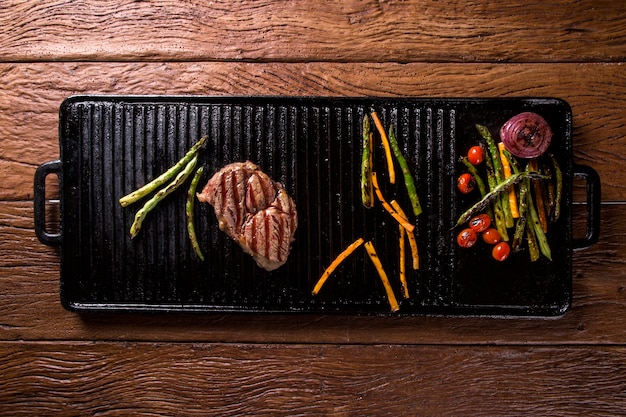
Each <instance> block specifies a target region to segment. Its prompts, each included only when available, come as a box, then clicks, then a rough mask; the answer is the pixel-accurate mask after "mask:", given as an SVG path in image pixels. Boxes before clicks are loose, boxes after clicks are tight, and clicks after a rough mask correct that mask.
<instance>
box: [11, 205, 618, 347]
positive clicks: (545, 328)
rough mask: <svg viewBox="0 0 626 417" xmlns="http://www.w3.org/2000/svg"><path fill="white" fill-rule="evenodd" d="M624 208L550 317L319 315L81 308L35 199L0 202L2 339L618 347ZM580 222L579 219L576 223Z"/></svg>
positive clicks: (611, 217)
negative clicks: (73, 309)
mask: <svg viewBox="0 0 626 417" xmlns="http://www.w3.org/2000/svg"><path fill="white" fill-rule="evenodd" d="M625 213H626V211H625V210H624V205H623V204H620V205H604V206H603V207H602V234H601V238H600V242H599V243H598V244H597V245H595V246H593V247H591V248H589V249H587V250H583V251H577V252H575V254H574V265H573V280H574V301H573V306H572V309H571V311H569V312H568V313H566V314H565V315H564V316H563V317H560V318H556V319H549V320H543V319H516V318H507V319H503V318H491V317H486V318H478V317H472V318H458V317H457V318H454V317H411V318H407V317H401V318H396V317H389V318H381V317H352V316H347V317H344V316H320V315H292V316H271V315H245V314H244V315H236V314H232V315H223V314H187V315H185V314H170V315H168V314H157V315H151V314H86V315H78V314H75V313H70V312H67V311H65V310H64V309H63V308H62V307H61V304H60V301H59V277H60V270H59V252H58V249H55V248H50V247H47V246H45V245H42V244H40V243H39V242H38V241H37V240H36V238H35V235H34V233H33V230H32V227H33V222H32V205H31V204H30V203H28V202H0V219H2V220H1V221H0V234H1V235H2V236H5V237H8V238H5V239H3V240H1V241H0V252H1V253H2V254H3V256H2V257H1V258H0V340H37V339H42V340H127V339H133V340H148V341H159V340H161V341H168V340H169V341H181V340H188V341H214V342H258V343H263V342H270V343H402V344H423V343H426V344H481V345H482V344H486V345H493V344H526V343H534V344H558V345H576V344H583V343H584V344H624V343H626V327H625V326H621V325H619V323H623V322H625V321H626V268H625V264H626V247H625V246H624V245H622V243H621V242H622V237H623V236H624V234H626V229H625V227H626V221H625V216H626V214H625ZM582 221H583V219H582V218H581V217H580V216H578V217H577V219H576V221H575V223H577V224H579V223H581V222H582Z"/></svg>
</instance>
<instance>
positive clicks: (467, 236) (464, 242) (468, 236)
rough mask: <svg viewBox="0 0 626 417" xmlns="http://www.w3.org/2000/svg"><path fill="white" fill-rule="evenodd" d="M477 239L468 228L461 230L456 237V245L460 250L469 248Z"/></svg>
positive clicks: (474, 233)
mask: <svg viewBox="0 0 626 417" xmlns="http://www.w3.org/2000/svg"><path fill="white" fill-rule="evenodd" d="M477 239H478V237H477V236H476V232H474V231H473V230H472V229H469V228H468V229H463V230H461V233H459V234H458V236H457V237H456V241H457V243H458V244H459V246H461V247H462V248H471V247H472V246H474V245H475V244H476V240H477Z"/></svg>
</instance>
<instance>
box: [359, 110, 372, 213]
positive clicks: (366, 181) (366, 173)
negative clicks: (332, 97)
mask: <svg viewBox="0 0 626 417" xmlns="http://www.w3.org/2000/svg"><path fill="white" fill-rule="evenodd" d="M370 131H371V130H370V118H369V116H368V115H367V114H366V115H364V116H363V153H362V154H361V155H362V156H361V201H362V202H363V205H364V206H365V207H368V208H369V207H372V206H373V205H374V202H373V201H372V195H373V193H372V166H371V160H372V157H371V144H370V141H371V137H370Z"/></svg>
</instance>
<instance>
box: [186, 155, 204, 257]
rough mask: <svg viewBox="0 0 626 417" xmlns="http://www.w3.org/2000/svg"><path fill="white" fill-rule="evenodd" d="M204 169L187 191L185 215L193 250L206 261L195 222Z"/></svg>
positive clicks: (199, 169) (197, 173)
mask: <svg viewBox="0 0 626 417" xmlns="http://www.w3.org/2000/svg"><path fill="white" fill-rule="evenodd" d="M202 171H203V168H202V167H200V168H198V170H197V171H196V174H195V175H194V176H193V178H192V179H191V183H190V184H189V189H188V190H187V204H186V205H185V214H186V215H187V232H188V234H189V240H190V241H191V247H192V248H193V250H194V252H196V255H198V258H200V259H201V260H203V261H204V254H203V253H202V249H201V248H200V244H199V243H198V237H197V236H196V225H195V222H194V211H193V209H194V203H195V201H196V188H198V182H199V181H200V177H201V176H202Z"/></svg>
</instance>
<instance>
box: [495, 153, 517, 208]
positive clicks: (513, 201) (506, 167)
mask: <svg viewBox="0 0 626 417" xmlns="http://www.w3.org/2000/svg"><path fill="white" fill-rule="evenodd" d="M498 149H499V151H500V160H501V161H502V169H503V171H504V179H507V178H509V177H510V176H511V164H510V163H509V160H508V159H507V157H506V155H504V149H505V147H504V143H502V142H500V143H498ZM509 206H510V207H511V214H512V215H513V218H514V219H518V218H519V210H518V209H517V197H516V196H515V188H514V187H511V188H510V189H509Z"/></svg>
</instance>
